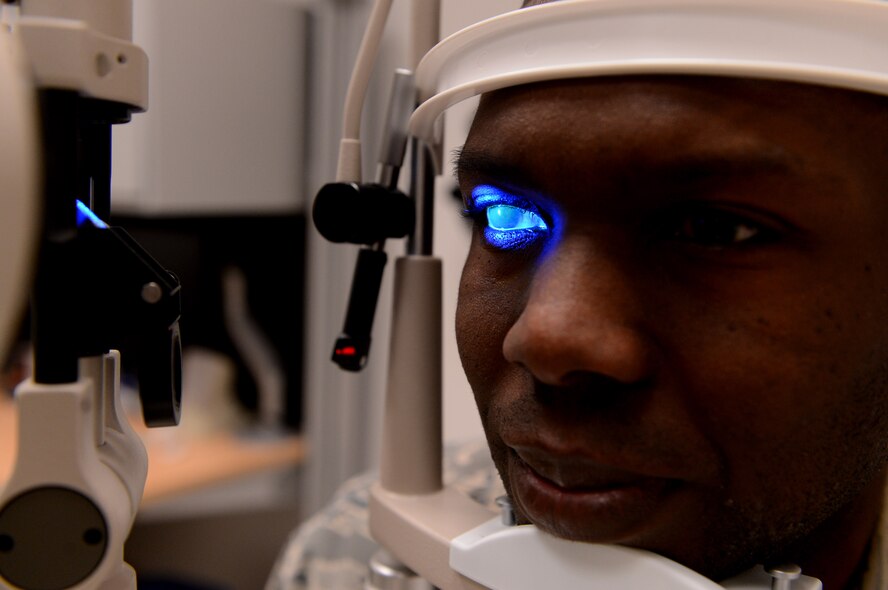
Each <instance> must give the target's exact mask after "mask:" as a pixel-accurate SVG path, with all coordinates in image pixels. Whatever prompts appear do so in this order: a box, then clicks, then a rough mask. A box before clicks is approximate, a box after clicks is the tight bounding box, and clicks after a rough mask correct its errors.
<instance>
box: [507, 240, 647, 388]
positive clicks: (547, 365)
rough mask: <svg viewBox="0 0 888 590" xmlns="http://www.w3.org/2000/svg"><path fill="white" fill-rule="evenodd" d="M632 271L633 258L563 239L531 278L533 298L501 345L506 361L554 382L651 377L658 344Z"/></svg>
mask: <svg viewBox="0 0 888 590" xmlns="http://www.w3.org/2000/svg"><path fill="white" fill-rule="evenodd" d="M630 268H631V263H630V262H629V261H628V257H627V256H621V255H617V256H607V255H604V254H602V252H601V251H599V250H598V249H597V248H595V247H594V245H593V244H591V243H589V242H588V241H582V240H565V241H564V242H563V243H562V244H561V245H559V246H558V247H557V248H556V249H555V250H554V251H553V252H551V253H550V254H549V256H548V257H547V258H546V259H545V260H543V261H542V263H541V264H540V265H539V267H538V269H537V270H536V272H535V275H534V277H533V279H532V280H531V283H530V287H529V293H528V297H527V302H526V304H525V306H524V308H523V310H522V312H521V314H520V315H519V317H518V319H517V321H516V322H515V323H514V324H513V325H512V327H511V328H510V329H509V331H508V332H507V334H506V337H505V339H504V342H503V354H504V356H505V358H506V360H508V361H510V362H513V363H517V364H519V365H522V366H524V367H525V368H526V369H527V370H528V371H530V372H531V373H532V374H533V376H534V377H535V378H536V379H537V380H539V381H541V382H542V383H545V384H548V385H553V386H567V385H571V384H572V383H573V382H575V381H576V380H578V378H581V377H583V376H589V375H593V376H595V377H600V378H605V379H607V380H608V381H613V382H616V383H620V384H625V385H636V384H639V383H641V382H644V381H646V380H648V379H649V378H650V377H651V376H652V373H653V371H654V367H655V364H656V363H655V360H656V354H655V352H656V345H655V341H654V339H653V338H652V336H651V335H650V333H648V332H647V330H646V327H645V320H644V317H645V310H644V305H643V303H642V300H643V299H644V297H643V294H641V293H640V292H639V285H637V284H635V282H634V281H633V280H632V278H631V277H632V273H631V271H630Z"/></svg>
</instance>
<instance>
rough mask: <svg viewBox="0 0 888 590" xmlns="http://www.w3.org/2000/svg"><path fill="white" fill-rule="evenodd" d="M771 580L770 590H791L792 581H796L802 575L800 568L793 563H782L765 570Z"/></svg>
mask: <svg viewBox="0 0 888 590" xmlns="http://www.w3.org/2000/svg"><path fill="white" fill-rule="evenodd" d="M765 571H766V572H767V573H768V575H769V576H771V578H773V579H772V580H771V590H791V589H792V582H793V580H798V579H799V578H800V577H801V575H802V568H800V567H799V566H797V565H796V564H794V563H783V564H780V565H776V566H773V567H768V568H765Z"/></svg>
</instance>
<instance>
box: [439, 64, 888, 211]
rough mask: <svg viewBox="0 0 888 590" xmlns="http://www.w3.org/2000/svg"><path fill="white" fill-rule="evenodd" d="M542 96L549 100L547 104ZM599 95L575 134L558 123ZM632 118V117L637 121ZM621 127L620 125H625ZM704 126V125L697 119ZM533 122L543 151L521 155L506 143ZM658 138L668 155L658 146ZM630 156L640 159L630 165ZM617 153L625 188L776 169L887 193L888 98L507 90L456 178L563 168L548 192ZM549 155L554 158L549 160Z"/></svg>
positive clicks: (736, 89)
mask: <svg viewBox="0 0 888 590" xmlns="http://www.w3.org/2000/svg"><path fill="white" fill-rule="evenodd" d="M543 94H545V100H541V99H539V97H540V96H542V95H543ZM590 99H592V100H595V101H596V105H597V106H596V109H597V113H596V114H594V115H592V116H589V115H588V114H585V115H584V116H583V119H582V121H580V120H579V119H577V123H578V124H577V126H576V127H575V128H574V129H573V132H572V133H571V134H570V136H569V137H566V136H565V135H564V133H563V127H560V126H559V125H557V124H556V123H557V122H558V121H561V120H563V119H564V118H565V117H570V116H571V115H570V113H578V112H580V111H582V110H583V107H584V105H586V104H587V103H588V101H589V100H590ZM626 113H630V114H631V115H632V117H631V119H632V121H633V122H632V123H631V124H627V123H626V121H625V119H626V117H625V115H626ZM614 120H620V121H621V122H620V125H619V128H617V127H615V126H614V125H612V123H613V122H614ZM701 120H705V122H706V123H705V124H704V125H700V124H698V122H699V121H701ZM547 121H549V122H551V125H546V124H545V122H547ZM541 122H542V123H543V124H540V123H541ZM741 122H742V124H741ZM530 127H533V129H534V137H533V144H534V145H535V146H536V149H535V150H533V151H531V150H512V149H510V146H509V145H508V144H507V142H499V141H498V138H501V137H504V136H508V135H509V134H510V133H515V134H518V135H521V134H523V133H525V130H526V129H527V128H530ZM547 130H551V132H548V131H547ZM604 133H606V137H605V138H604V140H602V135H603V134H604ZM771 136H777V137H778V138H779V141H772V140H771V139H770V137H771ZM653 137H656V138H657V140H658V141H660V142H662V143H664V145H666V146H667V147H668V148H669V149H666V150H651V149H649V148H650V140H651V138H653ZM787 137H788V138H790V142H789V143H788V144H787V143H786V138H787ZM811 148H815V149H814V150H812V149H811ZM812 151H814V152H816V153H821V154H828V156H829V157H828V158H826V161H825V162H820V163H817V164H816V166H817V169H813V168H812V166H815V164H814V163H813V162H811V161H806V160H805V154H807V153H810V152H812ZM632 152H634V155H635V156H636V157H634V158H625V155H626V154H627V153H632ZM563 154H574V157H563ZM579 154H582V157H580V156H579ZM800 154H801V155H800ZM611 156H618V157H619V158H620V159H621V160H622V161H624V162H629V163H630V166H629V167H627V168H625V169H623V170H621V169H619V168H611V169H609V174H608V175H607V178H606V181H607V182H610V183H612V184H613V183H616V184H619V185H620V187H619V188H620V190H623V189H626V185H627V183H628V184H632V183H641V182H649V183H652V184H653V185H655V186H657V185H662V181H667V182H670V183H677V184H680V183H681V181H682V180H683V179H684V180H686V181H687V182H688V183H693V182H696V181H705V180H706V177H707V176H716V177H719V178H722V179H726V178H728V177H730V176H735V177H736V178H737V180H742V178H743V176H744V174H746V173H747V172H749V173H753V172H754V173H768V172H769V171H772V172H774V173H778V172H791V173H793V174H795V175H808V176H811V177H812V179H816V180H812V181H815V182H819V183H823V182H826V183H831V182H840V183H844V182H854V183H866V184H868V185H869V189H868V190H872V191H875V192H876V193H879V194H880V193H881V192H882V191H883V190H884V187H886V186H888V166H885V162H886V161H888V99H886V98H885V97H882V96H877V95H873V94H867V93H862V92H854V91H849V90H843V89H837V88H825V87H817V86H811V85H806V84H797V83H792V82H781V81H765V80H747V79H733V78H719V77H709V76H626V77H620V78H613V77H606V78H597V79H596V78H592V79H583V80H567V81H556V82H545V83H540V84H533V85H526V86H521V87H515V88H507V89H503V90H498V91H495V92H491V93H488V94H486V95H484V96H483V97H482V99H481V104H480V106H479V109H478V114H477V116H476V118H475V121H474V123H473V130H472V133H471V134H470V136H469V139H468V141H467V143H466V146H465V148H464V149H463V151H462V152H461V154H460V156H459V158H458V159H457V162H456V171H457V174H458V176H459V177H460V179H463V178H464V177H468V176H472V175H473V173H475V172H481V171H483V172H484V173H485V174H494V175H496V176H497V177H498V178H494V179H491V180H506V179H508V180H509V182H512V183H518V184H521V185H522V186H523V187H530V188H537V187H539V185H541V184H542V183H543V181H542V179H541V178H534V174H536V173H537V172H538V171H540V170H551V168H552V167H553V166H554V167H556V168H558V169H559V173H560V174H559V175H558V176H559V177H560V178H562V179H563V180H564V183H563V186H562V187H560V188H561V191H559V190H557V189H558V187H553V186H549V187H547V191H548V192H550V193H551V192H564V193H567V192H570V191H571V190H572V185H574V184H576V183H577V179H578V178H582V177H583V176H585V175H586V174H585V172H586V171H588V170H589V166H588V164H589V160H588V159H589V158H594V159H595V161H596V162H599V163H600V162H603V161H605V160H607V159H608V158H610V157H611ZM546 158H548V159H550V160H551V161H550V162H548V163H547V164H546V165H545V166H542V165H540V162H541V159H546ZM584 159H585V160H584ZM642 172H644V174H642ZM590 180H592V181H594V182H600V181H604V180H605V179H604V178H596V179H590ZM605 188H606V189H607V190H611V189H612V188H614V187H613V186H610V187H602V189H605ZM643 188H644V187H639V190H642V189H643Z"/></svg>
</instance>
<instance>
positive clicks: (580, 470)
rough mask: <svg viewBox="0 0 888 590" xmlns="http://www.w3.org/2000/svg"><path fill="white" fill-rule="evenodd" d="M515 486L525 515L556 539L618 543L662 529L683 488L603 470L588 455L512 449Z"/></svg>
mask: <svg viewBox="0 0 888 590" xmlns="http://www.w3.org/2000/svg"><path fill="white" fill-rule="evenodd" d="M509 482H510V484H511V485H510V488H511V493H512V496H513V501H514V502H515V503H516V505H517V508H518V510H519V512H521V513H522V514H523V515H524V516H526V517H527V518H528V519H529V520H530V521H531V522H533V523H534V524H536V525H537V526H539V527H540V528H542V529H543V530H546V531H548V532H550V533H552V534H555V535H557V536H560V537H565V538H568V539H573V540H578V541H587V542H599V543H614V542H625V541H627V540H631V539H632V538H633V537H634V536H637V535H639V534H642V533H643V531H644V529H647V528H650V527H654V526H656V525H657V521H658V520H659V517H660V515H662V514H663V513H664V511H668V510H669V503H670V500H671V498H672V496H673V495H674V494H675V493H676V491H677V490H678V489H679V488H680V487H681V482H679V481H678V480H675V479H669V478H664V477H656V476H650V475H646V474H642V473H637V472H635V471H633V470H624V469H619V468H614V467H608V466H605V465H601V464H600V463H597V462H595V461H593V460H591V459H589V458H587V457H585V456H582V455H579V454H570V453H556V452H552V451H549V450H546V449H542V448H538V447H530V446H517V447H511V452H510V453H509Z"/></svg>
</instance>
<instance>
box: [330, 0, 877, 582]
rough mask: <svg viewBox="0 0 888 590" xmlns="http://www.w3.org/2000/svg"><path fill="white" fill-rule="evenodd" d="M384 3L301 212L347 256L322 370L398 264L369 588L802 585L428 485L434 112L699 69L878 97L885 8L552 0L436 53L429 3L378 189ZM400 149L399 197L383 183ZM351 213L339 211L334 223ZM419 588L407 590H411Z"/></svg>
mask: <svg viewBox="0 0 888 590" xmlns="http://www.w3.org/2000/svg"><path fill="white" fill-rule="evenodd" d="M390 4H391V2H390V0H378V1H377V2H376V3H375V6H374V9H373V12H372V13H371V17H370V23H369V25H368V27H367V31H366V34H365V38H364V41H363V45H362V48H361V51H360V54H359V56H358V60H357V64H356V66H355V68H354V73H353V78H352V82H351V85H350V87H349V92H348V95H347V99H346V105H345V114H344V127H343V139H342V140H341V149H340V156H339V167H338V178H337V181H336V182H335V183H333V184H330V185H327V186H326V187H324V188H323V189H322V190H321V191H320V193H319V194H318V196H317V198H316V201H315V205H314V212H313V214H314V220H315V224H316V226H317V227H318V229H319V230H320V231H321V233H322V234H323V235H324V236H325V237H326V238H328V239H329V240H331V241H334V242H351V243H355V244H362V245H363V247H362V249H361V251H360V254H359V257H358V262H357V268H356V270H355V274H354V282H353V287H352V293H351V298H350V303H349V306H348V310H347V312H346V319H345V325H344V328H343V332H342V334H341V335H340V337H339V338H338V340H337V342H336V345H335V348H334V353H333V360H334V361H335V362H336V363H337V364H339V365H340V366H341V367H342V368H344V369H346V370H360V368H361V367H362V366H363V365H364V363H365V362H366V360H367V354H368V351H369V345H370V328H371V327H372V322H373V311H374V308H375V305H376V298H377V294H378V289H379V283H380V280H381V274H382V271H383V267H384V265H385V262H386V255H385V253H384V251H383V246H384V243H385V240H387V239H389V238H400V237H405V236H406V237H407V254H406V255H405V256H401V257H399V258H398V259H397V260H396V262H395V271H394V272H395V277H394V303H393V314H394V315H393V320H392V322H393V323H392V334H391V343H390V346H391V350H390V357H389V358H390V360H389V362H390V365H389V374H388V385H387V392H386V402H385V417H384V420H385V422H384V427H383V440H382V450H381V452H382V456H381V460H380V476H379V481H378V482H377V483H376V484H375V486H374V487H373V489H372V491H371V503H370V530H371V533H372V534H373V536H374V537H375V538H376V539H377V540H378V541H379V542H380V543H381V545H382V546H383V547H384V548H385V549H386V550H387V552H388V555H383V556H382V557H381V558H380V559H377V560H375V561H374V562H371V568H372V573H371V579H370V581H369V582H368V586H367V587H368V588H379V589H382V588H428V587H429V585H431V586H434V587H436V588H442V589H445V590H452V589H457V588H461V589H468V588H473V589H475V588H495V589H504V590H505V589H507V590H532V589H538V588H564V589H568V588H570V589H585V590H618V589H638V588H656V589H657V590H692V589H693V590H718V589H723V588H729V589H733V590H741V589H742V590H766V589H775V590H815V589H818V588H821V587H822V584H821V582H820V581H818V580H816V579H814V578H812V577H809V576H805V575H804V574H803V573H802V572H801V571H800V569H799V568H798V567H797V566H795V565H793V564H786V565H783V566H777V567H768V568H764V567H762V566H759V567H757V568H755V569H753V570H751V571H748V572H746V573H744V574H742V575H740V576H738V577H736V578H733V579H731V580H727V581H723V582H722V583H721V584H716V583H715V582H713V581H711V580H709V579H708V578H705V577H703V576H701V575H699V574H697V573H696V572H694V571H691V570H689V569H687V568H685V567H683V566H681V565H679V564H677V563H674V562H672V561H670V560H668V559H665V558H663V557H661V556H658V555H654V554H650V553H645V552H642V551H638V550H635V549H631V548H626V547H617V546H604V545H592V544H583V543H576V542H570V541H565V540H561V539H556V538H554V537H551V536H548V535H546V534H543V533H541V532H540V531H539V530H537V529H536V528H535V527H533V526H530V525H522V526H514V520H513V519H512V517H511V515H510V513H509V510H508V507H506V508H505V509H504V513H503V515H502V516H501V517H494V516H492V515H491V513H490V512H488V511H487V510H486V509H484V508H483V507H481V506H480V505H479V504H477V503H475V502H474V501H472V500H471V499H469V498H467V497H465V496H462V495H460V494H458V493H457V492H455V491H453V490H451V489H449V488H447V487H444V485H443V484H442V477H441V471H442V461H441V453H442V443H441V368H440V366H441V363H440V356H441V343H440V342H441V262H440V260H439V259H438V258H436V257H435V256H434V254H433V252H432V235H431V232H432V226H433V220H432V210H433V208H432V200H433V192H434V177H435V176H436V175H437V174H441V173H442V171H443V169H444V165H443V161H442V159H443V158H442V130H443V125H442V120H441V119H442V114H443V113H444V111H445V110H446V109H447V108H448V107H450V106H452V105H454V104H456V103H458V102H460V101H463V100H465V99H467V98H470V97H472V96H476V95H479V94H482V93H485V92H489V91H493V90H496V89H500V88H505V87H509V86H516V85H520V84H528V83H532V82H540V81H544V80H556V79H567V78H583V77H594V76H605V75H606V76H617V75H632V74H691V75H694V74H699V75H713V76H736V77H748V78H759V79H772V80H785V81H794V82H805V83H812V84H820V85H826V86H835V87H840V88H847V89H854V90H863V91H868V92H874V93H879V94H888V62H886V61H885V59H884V57H885V56H886V55H888V36H886V35H885V31H886V30H888V5H886V4H884V3H879V2H874V1H867V0H776V1H775V0H718V1H711V0H562V1H559V2H554V3H549V4H543V5H540V6H534V7H531V8H526V9H521V10H517V11H515V12H511V13H507V14H504V15H501V16H498V17H495V18H492V19H489V20H487V21H484V22H481V23H478V24H476V25H473V26H471V27H468V28H467V29H464V30H462V31H459V32H457V33H456V34H454V35H452V36H450V37H448V38H446V39H444V40H443V41H441V42H440V43H438V39H437V31H438V14H439V8H438V2H430V1H418V2H415V3H414V7H413V10H414V13H413V21H412V22H413V27H414V37H413V49H412V51H413V56H412V66H413V69H412V70H411V71H399V72H398V73H396V75H395V83H394V86H393V88H394V90H393V93H392V99H391V101H390V110H389V113H388V116H387V119H386V120H387V125H386V136H385V140H384V143H383V148H382V151H381V153H382V157H381V161H380V165H379V172H378V177H377V181H376V182H374V183H368V184H364V183H363V182H362V178H361V172H360V171H361V163H360V150H361V148H360V141H359V135H358V134H359V130H360V113H361V106H362V96H363V93H364V89H365V88H366V85H367V79H368V77H369V75H370V70H371V67H372V65H373V61H374V58H373V55H374V53H375V51H376V47H377V45H378V42H379V39H380V36H381V33H382V28H383V25H384V23H385V19H386V14H387V12H388V9H389V6H390ZM405 146H407V147H409V152H410V165H409V168H410V171H411V173H412V175H411V178H410V182H409V187H410V188H409V195H405V194H403V193H401V192H399V191H398V189H397V186H398V182H397V181H398V171H399V169H400V166H401V160H402V157H403V154H404V153H405V151H406V149H407V147H405ZM343 212H350V213H351V214H344V213H343ZM412 584H416V585H412Z"/></svg>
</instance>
